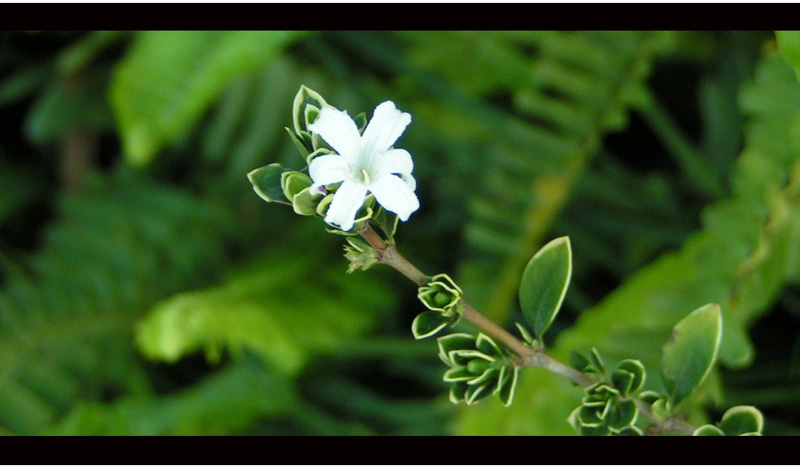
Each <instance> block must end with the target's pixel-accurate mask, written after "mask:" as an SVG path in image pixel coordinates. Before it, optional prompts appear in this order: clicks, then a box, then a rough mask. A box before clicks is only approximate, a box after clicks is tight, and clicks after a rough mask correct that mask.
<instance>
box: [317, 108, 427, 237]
mask: <svg viewBox="0 0 800 468" xmlns="http://www.w3.org/2000/svg"><path fill="white" fill-rule="evenodd" d="M410 123H411V115H410V114H408V113H406V112H401V111H400V110H398V109H397V107H395V105H394V103H393V102H392V101H386V102H384V103H382V104H379V105H378V107H376V108H375V112H374V113H373V114H372V120H370V122H369V124H368V125H367V128H366V129H365V130H364V134H363V135H361V134H359V132H358V127H357V126H356V123H355V122H354V121H353V119H352V118H350V116H349V115H347V113H345V112H342V111H340V110H336V109H334V108H332V107H325V108H323V109H322V110H321V111H320V114H319V118H318V119H317V121H316V122H314V123H312V124H311V125H309V126H308V128H309V130H311V131H312V132H313V133H316V134H318V135H319V136H320V137H322V139H323V140H325V142H327V143H328V145H330V146H331V147H332V148H333V149H334V150H336V152H337V153H338V154H328V155H322V156H317V157H316V158H314V159H312V160H311V164H310V165H309V167H308V172H309V175H310V176H311V179H312V180H313V181H314V190H315V192H316V193H320V191H319V187H321V186H325V185H330V184H335V183H337V182H341V183H342V185H341V186H339V189H338V190H336V193H335V194H334V196H333V201H332V202H331V204H330V206H329V207H328V212H327V215H326V216H325V221H326V222H327V223H329V224H335V225H337V226H339V227H340V228H341V229H342V230H343V231H349V230H350V229H352V228H353V223H354V222H355V219H356V215H357V213H358V210H359V209H360V208H361V206H362V205H363V204H364V199H365V198H366V197H367V193H368V192H371V193H372V194H373V195H375V199H376V200H377V201H378V203H380V205H381V206H383V207H384V208H385V209H386V210H388V211H391V212H392V213H395V214H397V216H398V217H399V218H400V219H401V220H403V221H406V220H407V219H408V217H409V216H410V215H411V213H413V212H414V211H416V210H417V209H418V208H419V200H418V199H417V195H416V194H415V193H414V190H416V186H417V183H416V181H415V180H414V177H413V176H412V175H411V171H412V170H413V169H414V162H413V161H412V160H411V155H410V154H409V153H408V151H406V150H404V149H398V148H392V145H393V144H394V142H395V141H397V139H398V138H400V135H402V134H403V132H404V131H405V129H406V127H407V126H408V124H410Z"/></svg>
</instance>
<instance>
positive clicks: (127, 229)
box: [0, 175, 230, 433]
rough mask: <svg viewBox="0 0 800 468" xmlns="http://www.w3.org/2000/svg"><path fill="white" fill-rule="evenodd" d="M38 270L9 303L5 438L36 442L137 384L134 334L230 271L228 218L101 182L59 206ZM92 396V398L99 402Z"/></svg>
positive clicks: (134, 182)
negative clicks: (91, 402) (75, 409)
mask: <svg viewBox="0 0 800 468" xmlns="http://www.w3.org/2000/svg"><path fill="white" fill-rule="evenodd" d="M59 212H60V214H59V216H58V221H56V223H55V224H54V225H53V227H52V228H51V229H49V230H48V231H46V234H45V239H44V241H43V245H42V247H41V248H40V250H39V251H38V252H37V254H36V255H35V256H33V257H32V258H31V259H30V262H29V264H28V265H27V266H28V267H29V269H30V270H31V271H33V272H34V273H33V275H26V274H24V273H21V272H10V273H9V275H8V278H7V282H6V286H5V288H3V290H2V291H0V426H4V427H7V428H9V429H11V430H12V431H14V432H20V433H33V432H36V431H38V430H40V429H41V428H43V427H45V426H46V425H47V424H48V423H50V422H52V421H53V420H54V419H55V418H56V417H57V416H59V415H60V414H61V413H62V412H63V411H65V410H67V409H69V408H70V407H71V406H72V405H73V404H74V403H75V401H76V400H77V399H79V398H88V399H91V398H96V397H98V396H99V393H100V392H102V391H103V388H104V386H107V385H115V383H114V381H115V377H116V378H118V380H119V381H118V382H117V384H120V385H124V384H125V383H126V382H129V381H131V379H127V378H125V375H124V374H125V372H122V373H120V372H119V367H123V368H125V369H128V370H129V371H130V372H135V364H134V363H135V352H134V351H133V347H132V339H131V338H132V337H131V330H132V327H133V323H134V321H135V320H136V318H137V317H138V316H140V315H141V314H142V313H143V311H144V310H145V309H146V308H147V307H148V306H149V305H151V304H152V303H153V302H154V301H155V300H157V299H159V298H161V297H163V296H165V295H167V294H170V293H174V292H176V291H179V290H181V289H183V288H187V287H197V286H200V285H203V284H205V282H206V281H208V278H213V277H215V276H216V270H217V269H219V268H220V266H221V265H223V264H224V262H225V255H224V239H225V236H224V233H225V232H228V231H227V230H228V229H229V228H228V227H227V226H229V225H230V220H229V219H228V215H227V214H226V213H225V212H223V211H220V210H219V209H217V208H216V207H215V206H214V205H211V204H207V203H203V202H202V201H201V200H197V199H195V198H192V197H190V196H188V195H187V194H185V193H181V192H179V191H177V190H175V189H170V188H167V187H165V186H160V185H157V184H155V183H153V182H147V181H145V180H144V179H143V178H141V177H137V176H135V175H129V176H121V175H115V176H111V177H107V176H100V175H94V177H92V178H90V179H89V180H88V183H87V186H86V189H85V190H84V191H83V192H81V193H75V194H71V195H67V196H66V197H65V198H64V199H63V200H61V202H60V203H59ZM87 392H88V393H87Z"/></svg>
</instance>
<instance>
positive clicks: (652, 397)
mask: <svg viewBox="0 0 800 468" xmlns="http://www.w3.org/2000/svg"><path fill="white" fill-rule="evenodd" d="M661 398H664V395H662V394H660V393H658V392H656V391H654V390H645V391H643V392H641V393H639V399H640V400H642V401H643V402H645V403H647V404H648V405H652V404H653V403H655V402H656V400H659V399H661Z"/></svg>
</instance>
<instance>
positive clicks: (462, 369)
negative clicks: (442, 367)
mask: <svg viewBox="0 0 800 468" xmlns="http://www.w3.org/2000/svg"><path fill="white" fill-rule="evenodd" d="M474 377H475V376H474V375H472V373H470V371H469V369H467V367H466V366H459V367H452V368H450V369H447V370H446V371H445V373H444V377H442V380H444V381H445V382H466V381H468V380H472V379H473V378H474ZM467 383H469V382H467Z"/></svg>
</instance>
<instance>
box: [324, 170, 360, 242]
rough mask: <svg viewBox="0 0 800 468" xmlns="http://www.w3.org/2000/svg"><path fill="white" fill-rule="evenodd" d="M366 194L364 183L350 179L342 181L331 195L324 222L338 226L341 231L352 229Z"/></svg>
mask: <svg viewBox="0 0 800 468" xmlns="http://www.w3.org/2000/svg"><path fill="white" fill-rule="evenodd" d="M366 196H367V187H366V186H365V185H364V184H361V183H359V182H355V181H352V180H346V181H344V183H342V185H341V186H340V187H339V189H338V190H336V193H335V194H334V195H333V201H331V206H329V207H328V213H327V214H326V215H325V222H327V223H331V224H335V225H337V226H339V227H340V228H342V231H349V230H350V229H353V223H354V221H355V220H356V215H357V214H358V210H359V209H360V208H361V205H363V204H364V199H365V198H366Z"/></svg>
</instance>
